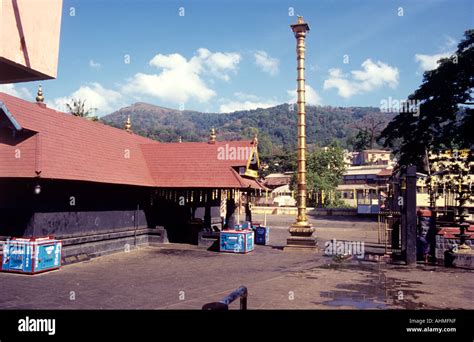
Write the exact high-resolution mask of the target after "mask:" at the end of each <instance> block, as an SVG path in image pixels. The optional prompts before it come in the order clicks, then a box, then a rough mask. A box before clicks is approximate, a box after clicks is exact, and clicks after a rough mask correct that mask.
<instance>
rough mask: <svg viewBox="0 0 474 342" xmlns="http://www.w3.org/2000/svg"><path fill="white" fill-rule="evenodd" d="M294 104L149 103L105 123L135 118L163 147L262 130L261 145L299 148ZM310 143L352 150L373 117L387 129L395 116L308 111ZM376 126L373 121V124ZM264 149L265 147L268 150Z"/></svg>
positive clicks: (366, 110)
mask: <svg viewBox="0 0 474 342" xmlns="http://www.w3.org/2000/svg"><path fill="white" fill-rule="evenodd" d="M296 108H297V107H296V106H294V109H292V108H291V106H290V105H288V104H282V105H279V106H275V107H271V108H266V109H262V108H259V109H255V110H245V111H237V112H233V113H229V114H216V113H201V112H196V111H188V110H185V111H179V110H175V109H169V108H163V107H159V106H155V105H151V104H147V103H141V102H140V103H135V104H133V105H131V106H129V107H124V108H122V109H120V110H118V111H116V112H114V113H111V114H109V115H106V116H104V117H102V119H101V120H102V121H103V122H105V123H107V124H110V125H112V126H115V127H123V124H124V122H125V120H126V119H127V116H128V115H130V116H131V121H132V126H133V131H134V132H135V133H137V134H140V135H143V136H147V137H150V138H153V139H156V140H159V141H162V142H170V141H178V139H179V136H181V137H182V140H183V141H205V140H207V139H208V137H209V131H210V129H211V128H212V127H215V128H216V131H217V138H218V140H240V139H243V138H251V137H252V136H253V134H254V131H255V128H256V129H258V137H259V141H260V142H262V143H264V144H265V145H269V144H270V145H272V146H273V147H277V146H278V147H281V146H286V147H292V146H293V145H296V131H297V124H296V121H297V111H296ZM306 108H307V110H306V112H307V118H306V124H307V142H308V144H309V145H310V146H311V145H319V146H325V145H327V144H329V143H330V142H332V141H333V140H338V141H340V142H341V144H342V145H343V146H344V147H348V148H351V142H352V140H353V139H354V136H355V135H356V134H357V132H358V131H359V130H360V128H361V125H362V126H363V125H364V124H365V122H366V121H368V120H367V118H372V120H374V118H375V120H376V121H383V125H382V126H383V127H382V129H383V128H384V127H385V126H386V124H387V123H388V121H390V119H391V118H392V117H393V115H391V114H387V113H381V112H380V110H379V108H374V107H346V108H344V107H321V106H317V107H315V106H307V107H306ZM369 121H370V120H369ZM262 147H263V146H262Z"/></svg>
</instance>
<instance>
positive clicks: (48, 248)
mask: <svg viewBox="0 0 474 342" xmlns="http://www.w3.org/2000/svg"><path fill="white" fill-rule="evenodd" d="M61 247H62V242H61V241H59V240H54V239H53V238H52V237H46V238H32V239H20V238H13V239H11V240H7V241H6V243H5V245H4V246H3V258H2V265H1V270H2V271H6V272H19V273H28V274H35V273H39V272H44V271H49V270H52V269H56V268H60V267H61Z"/></svg>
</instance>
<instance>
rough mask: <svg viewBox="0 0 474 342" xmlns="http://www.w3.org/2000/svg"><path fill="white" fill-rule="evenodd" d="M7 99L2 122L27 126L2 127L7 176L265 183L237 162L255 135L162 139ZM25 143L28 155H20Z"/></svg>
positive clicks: (2, 168)
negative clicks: (211, 140)
mask: <svg viewBox="0 0 474 342" xmlns="http://www.w3.org/2000/svg"><path fill="white" fill-rule="evenodd" d="M2 103H3V105H4V107H6V108H8V111H9V113H10V114H11V115H9V116H8V115H6V114H5V115H0V123H1V121H2V120H4V123H6V124H9V122H7V121H8V120H10V121H11V120H12V119H14V120H15V121H16V122H17V123H18V125H19V126H21V129H20V130H19V133H18V134H17V136H16V138H13V137H12V136H9V135H6V134H0V177H26V178H32V177H36V176H40V177H41V178H50V179H63V180H80V181H92V182H101V183H112V184H127V185H137V186H152V187H181V188H182V187H184V188H192V187H195V188H198V187H213V188H247V187H252V188H260V187H261V186H260V184H259V183H258V182H256V181H255V180H254V179H249V178H245V177H241V176H240V175H239V174H238V172H236V171H235V170H234V168H233V167H235V166H245V165H246V164H247V160H248V157H249V155H248V153H249V152H250V151H251V149H252V147H253V145H252V142H251V141H229V142H216V143H215V144H208V143H207V142H204V143H159V142H157V141H154V140H151V139H148V138H144V137H141V136H139V135H136V134H131V133H128V132H126V131H125V130H122V129H117V128H114V127H110V126H107V125H105V124H102V123H100V122H92V121H89V120H85V119H84V118H78V117H75V116H73V115H70V114H66V113H62V112H58V111H56V110H53V109H49V108H46V106H44V105H40V104H37V103H31V102H28V101H25V100H21V99H18V98H16V97H13V96H10V95H7V94H4V93H0V104H2ZM0 107H1V106H0ZM1 113H2V110H1V109H0V114H1ZM1 126H2V125H0V129H1ZM4 126H8V125H4ZM10 126H11V125H10ZM233 149H234V154H232V150H233ZM18 150H20V151H21V158H16V157H15V153H16V152H17V151H18ZM222 152H223V153H224V154H223V155H219V153H221V154H222ZM243 152H247V153H243Z"/></svg>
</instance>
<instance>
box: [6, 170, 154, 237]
mask: <svg viewBox="0 0 474 342" xmlns="http://www.w3.org/2000/svg"><path fill="white" fill-rule="evenodd" d="M37 184H40V186H41V193H40V194H39V195H35V194H34V187H35V186H36V185H37ZM150 198H151V189H150V188H145V187H135V186H126V185H111V184H101V183H92V182H76V181H54V180H39V183H36V182H35V181H34V180H31V179H0V235H2V236H16V237H21V236H45V235H54V236H55V237H58V238H64V237H70V236H78V235H87V234H94V233H105V232H112V231H117V230H123V229H133V228H134V227H135V226H137V227H139V228H144V227H154V226H155V225H156V224H155V222H156V217H155V215H154V211H153V210H152V208H151V206H150ZM137 205H138V207H139V209H138V210H137ZM135 222H136V223H135Z"/></svg>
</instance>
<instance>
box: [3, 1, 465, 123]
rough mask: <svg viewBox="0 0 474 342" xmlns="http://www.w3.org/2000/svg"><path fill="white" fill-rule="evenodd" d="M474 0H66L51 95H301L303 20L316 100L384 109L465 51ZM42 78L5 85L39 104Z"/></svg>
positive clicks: (95, 101) (193, 104)
mask: <svg viewBox="0 0 474 342" xmlns="http://www.w3.org/2000/svg"><path fill="white" fill-rule="evenodd" d="M473 4H474V2H473V1H472V0H466V1H463V0H446V1H442V0H437V1H434V0H424V1H420V0H410V1H390V0H386V1H381V0H360V1H358V0H344V1H343V0H332V1H329V0H326V1H324V0H318V1H267V0H253V1H229V0H224V1H222V0H221V1H214V0H212V1H211V0H201V1H199V0H193V1H158V0H138V1H136V0H135V1H132V0H122V1H112V0H99V1H92V0H64V2H63V15H62V25H61V40H60V52H59V66H58V76H57V79H55V80H49V81H43V82H42V84H43V90H44V94H45V97H46V100H47V103H48V105H50V106H53V107H56V108H58V109H64V104H65V103H66V102H68V101H70V99H71V98H73V97H80V98H85V99H86V101H87V102H86V103H87V104H89V105H90V106H93V107H97V108H98V114H99V115H104V114H107V113H110V112H112V111H114V110H116V109H119V108H121V107H123V106H127V105H130V104H132V103H134V102H138V101H142V102H148V103H152V104H156V105H160V106H165V107H170V108H176V109H194V110H200V111H207V112H228V111H233V110H236V109H250V108H256V107H266V106H271V105H275V104H279V103H284V102H291V101H292V100H293V98H294V97H295V95H294V90H295V88H296V57H295V38H294V36H293V34H292V32H291V30H290V27H289V25H290V24H291V23H294V22H296V15H303V17H304V20H305V21H306V22H308V23H309V25H310V28H311V31H310V32H309V33H308V35H307V40H306V47H307V50H306V52H307V54H306V80H307V85H308V86H309V87H308V89H307V100H308V102H309V103H313V104H321V105H330V106H376V107H378V106H380V103H381V101H382V100H384V99H388V98H389V97H391V98H393V99H400V100H401V99H404V98H406V96H407V95H408V94H410V93H411V92H413V91H414V90H415V89H416V88H417V87H418V86H419V85H420V83H421V80H422V74H423V71H424V70H427V69H430V68H433V67H435V66H436V60H437V58H439V57H440V56H443V55H447V54H450V53H452V52H453V51H454V50H455V47H456V45H457V43H458V42H459V40H460V39H461V37H462V35H463V33H464V31H465V30H466V29H469V28H473V27H474V25H473V24H474V18H473V15H474V14H473V13H474V5H473ZM183 10H184V13H183ZM73 12H74V14H75V15H74V16H72V15H71V14H72V13H73ZM183 14H184V15H183ZM292 14H293V15H294V16H291V15H292ZM128 62H129V63H128ZM37 85H38V82H31V83H23V84H16V85H14V86H12V85H10V86H8V85H7V86H5V85H3V86H0V89H3V90H4V91H5V90H6V91H9V92H10V93H14V94H16V95H19V96H22V97H25V98H28V99H33V97H34V95H35V93H36V88H37Z"/></svg>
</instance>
